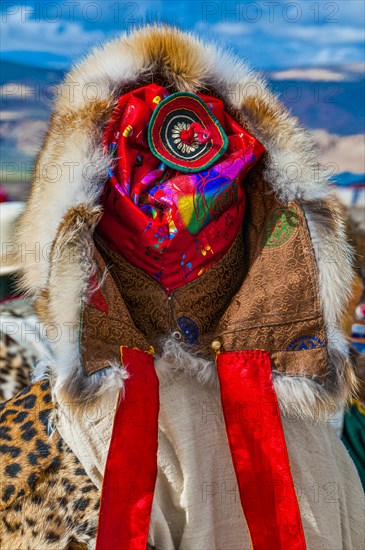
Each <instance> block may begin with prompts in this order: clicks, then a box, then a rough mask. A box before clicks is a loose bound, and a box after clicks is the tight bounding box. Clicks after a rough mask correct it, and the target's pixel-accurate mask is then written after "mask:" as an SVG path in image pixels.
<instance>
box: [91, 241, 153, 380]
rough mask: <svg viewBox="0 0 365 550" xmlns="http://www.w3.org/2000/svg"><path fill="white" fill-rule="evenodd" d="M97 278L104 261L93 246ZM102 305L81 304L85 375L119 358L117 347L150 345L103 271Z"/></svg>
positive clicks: (114, 285) (118, 348)
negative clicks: (83, 305)
mask: <svg viewBox="0 0 365 550" xmlns="http://www.w3.org/2000/svg"><path fill="white" fill-rule="evenodd" d="M94 259H95V262H96V265H97V266H98V273H97V274H96V276H97V278H98V280H99V281H101V280H102V277H103V275H105V263H104V261H103V259H102V257H101V256H100V254H99V252H98V251H97V250H96V249H95V256H94ZM101 292H102V297H103V300H104V307H103V305H101V306H100V307H97V306H98V305H99V304H96V303H95V302H91V303H90V304H89V305H87V306H86V307H84V310H83V314H82V324H81V338H80V346H81V358H82V366H83V370H84V372H85V374H87V375H90V374H93V373H94V372H96V371H98V370H101V369H104V368H105V367H107V366H108V362H110V361H120V351H119V350H120V346H121V345H122V344H123V345H124V346H129V347H131V348H134V347H136V348H139V349H143V350H146V351H147V350H148V349H149V347H150V346H149V344H148V343H147V341H146V340H145V339H144V338H143V336H142V334H141V333H140V332H139V331H138V330H137V328H136V327H135V326H134V324H133V321H132V318H131V316H130V313H129V311H128V309H127V307H126V305H125V303H124V302H123V300H122V298H121V296H120V293H119V291H118V289H117V287H116V284H115V282H114V280H113V277H112V276H111V275H110V273H106V275H105V277H104V279H103V284H102V285H101Z"/></svg>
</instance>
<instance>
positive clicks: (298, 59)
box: [0, 0, 365, 69]
mask: <svg viewBox="0 0 365 550" xmlns="http://www.w3.org/2000/svg"><path fill="white" fill-rule="evenodd" d="M364 4H365V2H363V1H362V0H337V1H335V2H329V1H327V0H324V1H322V0H320V1H315V0H298V1H287V0H281V1H279V0H277V1H274V0H266V1H265V0H264V1H257V2H255V1H241V2H237V1H236V2H215V1H212V2H207V1H203V2H201V1H195V0H182V1H177V0H160V1H158V0H142V1H139V0H138V1H126V2H117V1H115V0H94V1H92V0H75V1H74V0H62V1H60V0H53V1H50V0H37V1H34V0H26V1H24V2H21V3H20V2H12V1H2V2H1V27H2V28H1V35H0V36H1V38H0V44H1V51H2V53H1V58H2V59H7V60H12V61H17V62H20V63H27V64H30V65H38V66H48V67H49V66H51V67H61V68H67V67H68V66H69V65H70V64H71V63H73V62H75V61H76V60H77V59H78V58H80V57H82V56H83V55H85V53H87V51H88V50H89V49H90V48H91V47H92V46H94V45H96V44H100V43H101V42H103V41H104V40H105V39H107V38H112V37H115V36H116V35H118V33H120V32H121V31H123V30H128V29H130V28H131V27H133V26H134V25H136V24H140V23H142V22H145V21H162V22H168V23H174V24H177V25H179V26H180V27H182V28H183V29H188V30H191V31H194V32H195V33H197V34H198V35H200V36H201V37H202V38H205V39H208V40H210V39H212V40H215V41H218V42H220V43H221V44H224V45H226V46H228V47H230V48H231V49H233V50H234V51H235V52H236V53H238V54H239V55H240V56H243V57H245V58H246V59H247V60H248V61H249V63H250V64H252V65H253V66H255V67H257V68H262V69H272V68H278V69H283V68H288V67H307V66H327V65H339V64H347V63H358V62H361V61H364V48H363V41H364V17H365V16H364Z"/></svg>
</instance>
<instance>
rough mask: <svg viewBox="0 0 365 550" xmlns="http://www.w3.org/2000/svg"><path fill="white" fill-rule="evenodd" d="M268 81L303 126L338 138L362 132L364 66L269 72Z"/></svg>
mask: <svg viewBox="0 0 365 550" xmlns="http://www.w3.org/2000/svg"><path fill="white" fill-rule="evenodd" d="M267 77H268V78H269V80H270V84H271V88H272V89H273V90H274V91H275V92H276V93H277V94H279V97H280V99H281V100H282V101H283V103H284V104H285V105H286V107H287V108H288V109H290V111H291V112H292V114H293V115H295V116H297V117H298V118H299V119H300V121H301V123H302V124H303V126H306V127H307V128H309V129H313V130H316V129H324V130H327V132H329V133H331V134H337V135H340V136H348V135H353V134H363V133H364V132H365V111H364V97H365V75H364V66H363V65H361V64H354V65H344V66H341V67H331V68H328V67H323V68H314V69H313V68H311V69H290V70H286V71H271V72H269V73H267Z"/></svg>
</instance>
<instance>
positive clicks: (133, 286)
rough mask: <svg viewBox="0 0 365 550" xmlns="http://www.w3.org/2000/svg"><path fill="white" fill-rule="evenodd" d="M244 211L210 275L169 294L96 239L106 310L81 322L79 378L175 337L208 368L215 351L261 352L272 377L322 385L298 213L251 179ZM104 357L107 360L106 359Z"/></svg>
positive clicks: (310, 271) (315, 303)
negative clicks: (125, 352)
mask: <svg viewBox="0 0 365 550" xmlns="http://www.w3.org/2000/svg"><path fill="white" fill-rule="evenodd" d="M246 187H247V188H246V192H247V204H248V211H247V217H246V221H245V224H244V228H243V233H240V234H239V235H238V237H237V238H236V241H235V242H234V244H233V245H232V247H231V249H230V251H229V252H228V254H227V255H226V256H225V257H224V258H223V259H222V260H221V261H220V262H218V263H217V264H216V265H215V266H214V267H213V268H212V269H210V270H209V271H208V272H206V273H205V274H203V275H202V277H200V278H198V279H196V280H195V281H193V282H192V283H189V284H187V285H185V286H183V287H181V288H179V289H177V290H175V292H173V293H172V295H171V296H170V297H168V296H167V295H166V294H165V292H164V291H163V289H162V288H161V287H160V286H159V285H158V283H156V282H155V281H154V280H152V279H151V278H150V277H149V276H148V275H146V274H145V273H144V272H143V271H141V270H139V269H137V268H136V267H135V266H133V265H131V264H129V263H128V262H127V261H126V260H125V259H124V258H122V257H121V256H119V255H118V254H116V253H115V252H113V251H111V250H109V249H107V248H106V247H105V245H104V244H103V242H102V241H101V239H100V238H99V237H98V236H95V243H96V247H97V248H98V249H99V250H96V251H95V260H96V263H97V265H98V266H99V271H100V273H99V275H98V278H99V280H101V273H102V272H103V270H105V266H107V267H108V270H107V275H106V277H105V279H104V282H103V284H102V286H101V292H102V297H103V300H105V303H106V304H107V305H106V306H104V308H103V307H100V304H99V306H98V304H96V306H95V303H94V304H92V303H91V304H89V306H87V307H86V308H85V310H84V313H83V330H82V337H81V345H82V352H83V364H84V370H85V372H86V373H87V374H91V373H93V372H95V371H97V370H100V369H101V368H105V367H106V366H107V360H118V361H119V357H120V355H119V346H120V345H121V344H123V345H127V346H130V347H138V348H140V349H145V350H148V349H149V347H150V346H151V345H153V346H154V348H155V351H156V352H159V351H160V343H161V339H163V338H164V337H166V336H168V335H169V334H171V332H173V331H176V330H178V331H179V332H180V334H181V335H182V341H184V342H185V343H187V344H188V345H189V346H191V347H192V349H193V350H194V351H197V350H198V351H200V352H201V354H202V355H203V356H205V357H207V358H209V359H212V358H213V356H214V354H213V351H212V349H211V343H212V341H213V340H217V339H218V340H219V341H220V342H221V344H222V350H224V351H232V350H241V349H266V350H269V351H270V352H271V358H272V362H273V369H274V370H276V371H279V372H282V373H287V374H291V375H297V374H303V375H307V376H310V377H314V378H316V379H317V380H318V381H319V382H321V381H323V377H324V376H325V374H326V368H327V348H326V337H325V331H324V322H323V317H322V313H321V310H320V303H319V299H318V282H317V272H316V263H315V257H314V251H313V246H312V243H311V239H310V236H309V232H308V228H307V224H306V220H305V217H304V213H303V210H302V208H301V207H300V205H298V204H294V203H291V204H288V205H282V204H280V203H279V202H278V200H277V199H276V198H275V196H274V194H273V193H272V192H271V191H270V188H269V186H268V185H267V184H266V182H265V181H264V180H263V179H262V178H260V177H258V176H252V177H250V178H249V183H247V186H246ZM106 358H107V359H106Z"/></svg>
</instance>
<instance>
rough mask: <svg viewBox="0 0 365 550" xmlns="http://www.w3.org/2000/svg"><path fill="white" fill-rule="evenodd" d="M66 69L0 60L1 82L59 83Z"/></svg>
mask: <svg viewBox="0 0 365 550" xmlns="http://www.w3.org/2000/svg"><path fill="white" fill-rule="evenodd" d="M63 75H64V71H62V70H60V69H53V68H44V67H33V66H30V65H26V64H24V65H23V64H20V63H13V62H12V61H4V60H0V84H5V83H6V82H20V83H23V84H26V83H27V84H29V83H30V82H36V83H39V85H42V84H57V83H58V82H60V80H62V78H63Z"/></svg>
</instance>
